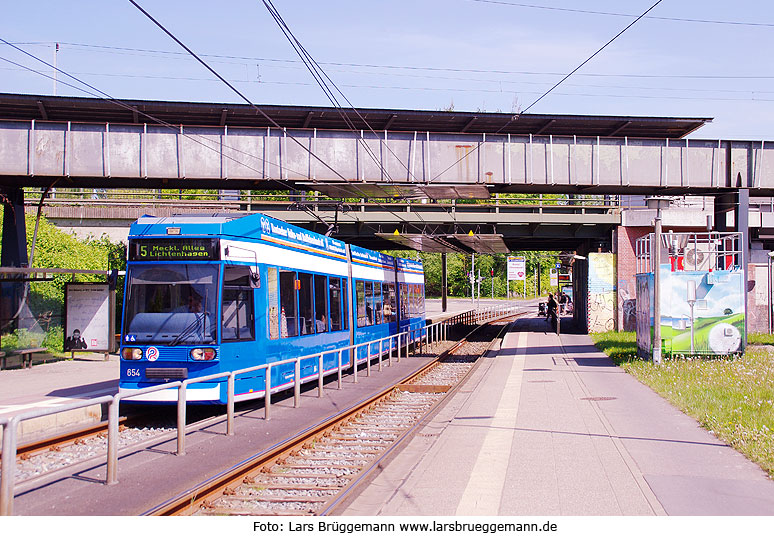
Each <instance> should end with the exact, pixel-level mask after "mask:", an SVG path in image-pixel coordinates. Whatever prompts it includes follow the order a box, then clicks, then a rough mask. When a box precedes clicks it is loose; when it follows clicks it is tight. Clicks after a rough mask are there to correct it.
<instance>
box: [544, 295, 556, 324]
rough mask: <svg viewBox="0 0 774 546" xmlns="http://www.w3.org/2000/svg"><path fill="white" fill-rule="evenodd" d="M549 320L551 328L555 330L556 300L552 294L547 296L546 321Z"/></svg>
mask: <svg viewBox="0 0 774 546" xmlns="http://www.w3.org/2000/svg"><path fill="white" fill-rule="evenodd" d="M548 319H551V328H553V329H554V330H556V300H555V299H554V295H553V294H549V295H548V316H547V317H546V320H548Z"/></svg>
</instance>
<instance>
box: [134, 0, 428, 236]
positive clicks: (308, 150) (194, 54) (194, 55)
mask: <svg viewBox="0 0 774 546" xmlns="http://www.w3.org/2000/svg"><path fill="white" fill-rule="evenodd" d="M129 2H130V3H131V4H132V5H134V6H135V7H136V8H137V9H138V10H139V11H140V12H142V13H143V14H144V15H145V16H146V17H147V18H148V19H150V20H151V21H152V22H153V23H154V24H155V25H156V26H158V27H159V28H160V29H161V30H162V31H163V32H164V33H165V34H167V35H168V36H169V37H170V38H172V40H174V41H175V42H176V43H177V44H178V45H180V46H181V47H182V48H183V49H185V50H186V51H188V52H189V54H190V55H191V56H193V57H194V58H195V59H196V60H197V61H199V63H200V64H202V65H203V66H204V67H205V68H207V70H209V71H210V72H211V73H213V74H214V75H215V76H216V77H217V78H218V79H219V80H220V81H222V82H223V83H224V84H225V85H226V86H227V87H228V88H229V89H231V90H232V91H234V92H235V93H237V95H239V96H240V97H241V98H242V99H243V100H245V101H246V102H247V103H248V104H249V105H250V106H252V107H253V108H254V109H255V110H256V111H258V112H259V113H261V115H263V116H264V117H265V118H266V119H267V120H268V121H269V122H270V123H271V124H273V125H275V126H276V127H277V128H279V129H280V130H282V131H283V134H285V135H286V136H288V137H290V139H291V140H293V141H294V142H295V143H296V144H298V145H299V146H301V147H302V148H303V149H304V150H306V151H307V152H309V154H310V155H311V156H312V157H314V158H316V159H317V160H318V161H320V162H321V163H322V164H323V165H325V166H326V167H328V168H329V169H330V170H331V171H332V172H334V173H336V174H337V175H338V176H339V177H340V178H341V179H342V180H343V181H344V182H348V180H347V179H346V178H344V177H343V176H342V175H341V174H340V173H338V172H337V171H336V170H335V169H334V168H333V167H331V166H330V165H328V164H327V163H326V162H325V161H323V160H322V159H320V158H319V157H318V156H317V155H316V154H315V153H314V152H312V150H310V149H309V148H308V147H307V146H306V145H304V144H303V143H302V142H301V141H299V140H298V139H297V138H295V137H294V136H293V135H291V134H288V133H287V131H286V130H285V129H284V128H282V127H280V126H279V124H277V122H276V121H274V119H272V118H271V117H270V116H269V115H268V114H267V113H266V112H264V111H263V110H262V109H261V108H259V107H258V106H256V105H255V104H253V103H252V101H250V99H248V98H247V97H246V96H245V95H244V94H242V93H241V92H240V91H239V90H238V89H236V87H234V86H233V85H232V84H231V83H229V82H228V81H227V80H226V79H225V78H223V77H222V76H221V75H220V74H219V73H218V72H216V71H215V69H213V68H212V67H210V66H209V65H208V64H207V63H206V62H205V61H204V60H203V59H201V57H199V56H198V55H196V53H194V52H193V51H192V50H191V49H190V48H189V47H188V46H186V45H185V44H184V43H183V42H182V41H181V40H179V39H178V38H177V37H176V36H175V35H174V34H172V32H170V31H169V30H168V29H167V28H166V27H164V25H162V24H161V23H160V22H159V21H157V20H156V19H155V18H154V17H153V16H152V15H150V13H148V12H147V11H145V10H144V9H143V8H142V7H141V6H140V5H139V4H137V2H135V0H129ZM343 189H344V191H347V190H346V188H343ZM349 193H350V194H352V195H354V196H355V197H361V198H362V197H365V194H362V195H360V196H357V195H355V194H354V192H353V191H350V192H349ZM361 193H362V192H361ZM379 205H380V206H381V207H382V208H383V209H384V210H385V211H387V212H389V213H390V214H392V215H393V216H395V217H396V218H397V219H398V220H399V221H400V222H401V223H403V222H404V221H403V219H402V218H401V217H400V216H399V215H398V214H396V213H395V212H394V211H392V210H390V209H389V208H388V207H385V206H384V205H382V204H381V203H380V204H379ZM414 214H416V215H417V217H418V218H419V219H420V221H422V219H421V217H420V216H419V214H417V213H416V212H414ZM414 227H416V226H414Z"/></svg>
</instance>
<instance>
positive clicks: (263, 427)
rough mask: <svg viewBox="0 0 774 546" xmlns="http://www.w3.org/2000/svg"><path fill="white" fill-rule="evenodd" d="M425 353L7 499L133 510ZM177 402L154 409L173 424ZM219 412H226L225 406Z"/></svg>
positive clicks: (246, 409)
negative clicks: (108, 479) (114, 467)
mask: <svg viewBox="0 0 774 546" xmlns="http://www.w3.org/2000/svg"><path fill="white" fill-rule="evenodd" d="M429 360H430V357H429V356H411V357H409V358H405V357H404V358H402V359H401V360H400V361H399V362H398V361H397V359H395V358H394V359H393V365H392V366H388V365H387V361H386V360H385V362H384V364H383V367H382V371H378V366H377V365H376V364H372V369H371V373H370V375H366V372H365V370H364V369H362V368H361V369H360V371H359V373H358V381H357V383H355V382H354V377H353V376H352V375H351V374H345V375H344V378H343V383H344V384H343V388H342V389H338V388H337V382H336V381H335V378H334V380H333V381H328V382H327V383H326V384H325V387H324V389H323V396H322V397H318V395H317V389H316V388H314V387H316V382H315V385H307V388H305V389H304V390H303V391H302V395H301V404H300V407H299V408H294V407H293V397H292V395H291V396H289V397H286V398H280V397H279V395H277V394H275V395H273V402H272V407H271V419H269V420H268V421H266V420H265V419H264V409H263V407H262V404H254V403H244V404H238V405H237V411H238V412H239V413H238V414H237V416H236V418H235V424H234V428H235V435H234V436H226V434H225V433H226V416H225V415H223V416H222V417H217V418H216V419H214V422H209V423H208V424H207V425H205V426H201V425H191V426H189V428H188V430H187V432H186V453H185V455H183V456H178V455H176V454H175V450H176V447H177V440H176V436H175V435H174V433H173V434H171V435H167V437H165V438H163V439H162V438H156V439H150V440H147V441H145V442H143V443H141V444H137V445H133V446H128V447H127V448H125V449H121V450H120V451H119V459H118V481H119V483H117V484H115V485H109V486H108V485H105V484H104V479H105V473H106V471H105V458H104V457H103V456H100V457H99V459H98V460H96V461H91V462H82V463H79V464H76V465H74V466H72V467H68V468H67V469H66V470H64V471H60V472H59V477H58V478H57V479H56V481H53V483H49V484H46V485H40V486H37V485H35V484H26V485H25V484H23V483H21V484H17V489H16V491H17V494H16V496H15V498H14V514H16V515H81V516H96V515H140V514H142V513H144V512H145V511H147V510H149V509H151V508H153V507H155V506H157V505H158V504H160V503H162V502H164V501H166V500H167V499H168V498H169V497H170V496H171V495H172V494H173V493H179V492H182V491H185V490H186V489H189V488H192V487H194V486H195V485H197V484H199V483H200V482H201V481H202V480H204V479H206V478H207V477H209V476H212V475H214V474H216V473H218V472H220V471H222V470H223V469H224V468H229V467H231V466H233V465H236V464H238V463H239V462H241V461H243V460H245V459H247V458H249V457H252V456H254V455H255V454H256V453H261V452H263V451H265V450H267V449H269V448H271V447H272V446H274V445H276V444H277V443H279V442H281V441H283V440H285V439H287V438H288V437H291V436H294V435H296V434H298V433H300V432H301V431H304V430H306V429H308V428H310V427H312V426H314V425H317V424H318V423H320V422H322V421H324V420H325V419H327V418H329V417H330V416H331V415H333V414H336V413H338V412H339V411H342V410H344V409H346V408H349V407H352V406H355V405H357V404H358V403H359V402H361V401H363V400H365V399H367V398H369V397H370V396H372V395H374V394H376V393H378V392H380V391H381V390H383V389H384V388H386V387H387V386H388V385H391V384H393V383H396V382H399V381H401V380H403V379H404V378H406V377H408V376H409V375H411V374H412V373H414V372H415V371H416V370H418V369H419V368H420V367H422V366H424V365H425V364H427V362H428V361H429ZM175 412H176V408H175V407H174V406H168V407H165V408H160V409H159V410H158V412H157V413H158V414H159V415H165V416H168V417H169V420H170V425H171V424H172V423H174V420H175V417H174V416H175ZM224 412H225V410H224Z"/></svg>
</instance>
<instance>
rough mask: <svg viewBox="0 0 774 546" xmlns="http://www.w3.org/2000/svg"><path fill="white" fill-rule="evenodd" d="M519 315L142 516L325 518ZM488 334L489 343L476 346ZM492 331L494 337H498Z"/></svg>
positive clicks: (457, 383)
mask: <svg viewBox="0 0 774 546" xmlns="http://www.w3.org/2000/svg"><path fill="white" fill-rule="evenodd" d="M523 314H526V312H520V313H516V314H514V315H511V316H509V317H500V318H498V319H494V320H492V321H489V322H487V323H484V324H482V325H480V326H478V327H476V328H475V329H474V330H473V331H472V332H471V333H470V334H468V336H467V337H466V338H465V339H463V340H461V341H459V342H456V343H451V344H450V346H448V347H444V348H443V350H442V351H440V352H441V354H439V355H438V356H437V357H436V358H434V359H433V360H431V361H430V362H429V363H428V364H427V365H425V366H424V367H422V368H421V369H420V370H418V371H417V372H416V373H414V374H412V375H411V376H409V377H407V378H405V379H404V380H402V381H401V382H400V383H399V384H397V385H393V386H390V387H388V388H387V389H384V390H383V391H381V392H380V393H378V394H376V395H374V396H373V397H371V398H369V399H367V400H365V401H363V402H362V403H360V404H357V405H356V406H354V407H352V408H350V409H348V410H345V411H343V412H341V413H339V414H337V415H335V416H333V417H332V418H330V419H329V420H327V421H325V422H323V423H321V424H319V425H317V426H316V427H313V428H311V429H308V430H307V431H305V432H303V433H301V434H299V435H297V436H295V437H293V438H291V439H289V440H287V441H285V442H283V443H281V444H279V445H277V446H275V447H274V448H272V449H269V450H267V451H266V452H263V453H261V454H258V455H255V456H253V457H250V458H248V459H246V460H244V461H242V462H241V463H239V464H237V465H235V466H234V467H232V468H231V469H229V470H228V471H225V472H222V473H220V474H218V475H216V476H213V477H211V478H209V479H208V480H206V481H204V482H202V483H201V484H200V485H199V486H197V487H195V488H193V489H191V490H189V491H186V492H185V493H182V494H179V495H177V496H175V497H173V498H171V499H169V500H168V501H166V502H165V503H162V504H160V505H159V506H157V507H155V508H154V509H152V510H149V511H148V512H146V513H145V514H144V515H253V516H256V515H326V514H329V513H331V511H332V510H334V509H335V508H336V507H337V506H338V505H339V504H341V503H342V501H343V500H344V499H346V498H347V497H348V496H349V495H350V494H351V493H352V492H353V491H354V490H356V489H357V488H358V486H359V485H361V484H362V483H363V482H364V481H365V480H366V479H367V478H368V477H369V476H370V475H371V474H372V472H373V471H374V470H375V469H376V468H377V467H378V466H379V465H380V464H382V463H383V462H384V461H385V459H387V458H388V457H390V455H391V454H392V453H394V452H395V451H396V450H397V449H398V448H400V447H401V446H402V445H403V443H404V441H405V440H406V439H407V438H409V437H411V436H413V434H414V432H415V431H416V430H417V428H418V427H419V426H421V425H422V424H423V423H424V422H426V420H427V419H428V418H429V416H431V415H432V414H433V413H434V412H435V411H436V410H437V409H438V408H440V406H441V403H442V401H443V400H445V399H446V398H447V396H448V395H449V394H451V393H453V392H454V391H455V390H456V389H457V388H458V387H459V386H460V385H461V384H462V383H463V382H464V380H465V378H466V377H467V376H468V375H469V374H470V373H471V371H472V370H473V369H474V367H475V365H476V363H477V362H478V360H479V359H480V357H481V356H483V355H485V354H486V353H487V352H488V351H489V349H490V348H491V345H492V343H494V342H495V341H496V340H498V339H500V337H501V336H502V334H503V332H504V330H505V329H506V328H507V326H508V325H509V324H510V323H511V322H512V321H513V319H514V318H516V317H518V316H520V315H523ZM484 331H488V333H489V335H488V336H487V337H489V338H490V339H488V340H486V341H481V340H477V339H476V336H481V335H482V334H483V332H484ZM493 332H495V333H494V334H493Z"/></svg>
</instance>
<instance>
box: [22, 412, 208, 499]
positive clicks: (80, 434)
mask: <svg viewBox="0 0 774 546" xmlns="http://www.w3.org/2000/svg"><path fill="white" fill-rule="evenodd" d="M219 420H222V415H220V414H218V415H211V411H209V412H208V411H206V410H205V411H203V412H200V413H198V414H197V413H196V412H193V413H192V414H191V415H190V416H189V422H188V425H187V426H189V427H194V428H197V427H202V426H207V425H208V424H209V423H210V422H217V421H219ZM119 423H120V424H119V449H120V450H121V451H123V450H126V449H134V450H137V449H142V448H144V447H145V446H146V445H148V444H152V443H157V442H160V441H164V440H165V439H168V438H173V437H174V436H175V435H176V429H175V427H176V423H175V418H174V416H173V415H172V413H171V410H170V411H169V415H165V416H161V417H159V415H158V410H157V409H155V410H152V409H145V408H143V409H134V410H133V411H132V412H131V413H130V414H129V415H125V416H122V417H121V418H120V419H119ZM107 434H108V433H107V422H101V423H96V424H90V425H87V426H81V427H77V428H73V429H69V430H66V431H65V432H63V433H61V434H58V435H56V436H51V437H47V438H44V439H42V440H34V441H31V442H27V443H25V444H22V445H21V446H19V448H18V449H17V453H16V464H17V469H16V487H15V490H16V492H17V493H18V492H22V491H25V490H28V489H30V488H33V487H39V486H41V485H44V484H46V483H48V482H52V481H54V480H56V479H58V478H59V477H61V476H63V475H67V474H70V473H73V472H75V471H77V470H78V469H79V468H83V467H88V466H90V465H93V464H95V463H97V464H101V463H102V462H103V459H104V457H105V454H106V452H107Z"/></svg>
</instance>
